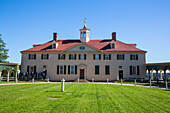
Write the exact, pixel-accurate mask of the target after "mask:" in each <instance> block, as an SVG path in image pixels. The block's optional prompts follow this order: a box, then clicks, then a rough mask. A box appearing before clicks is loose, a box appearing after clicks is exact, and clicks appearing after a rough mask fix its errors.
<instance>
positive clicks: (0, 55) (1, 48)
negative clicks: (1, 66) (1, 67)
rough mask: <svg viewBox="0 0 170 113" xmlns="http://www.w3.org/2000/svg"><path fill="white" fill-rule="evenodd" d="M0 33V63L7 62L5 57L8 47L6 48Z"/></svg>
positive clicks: (6, 56)
mask: <svg viewBox="0 0 170 113" xmlns="http://www.w3.org/2000/svg"><path fill="white" fill-rule="evenodd" d="M1 36H2V35H1V34H0V63H8V61H6V60H7V58H8V57H9V56H8V51H9V50H8V49H6V43H5V42H4V41H3V40H2V39H1Z"/></svg>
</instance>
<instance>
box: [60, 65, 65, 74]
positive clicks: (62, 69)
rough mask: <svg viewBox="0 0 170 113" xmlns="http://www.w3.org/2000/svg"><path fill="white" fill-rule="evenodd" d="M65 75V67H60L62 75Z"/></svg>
mask: <svg viewBox="0 0 170 113" xmlns="http://www.w3.org/2000/svg"><path fill="white" fill-rule="evenodd" d="M63 73H64V67H63V66H60V74H63Z"/></svg>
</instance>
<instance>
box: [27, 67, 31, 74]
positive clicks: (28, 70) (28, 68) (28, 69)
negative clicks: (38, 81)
mask: <svg viewBox="0 0 170 113" xmlns="http://www.w3.org/2000/svg"><path fill="white" fill-rule="evenodd" d="M27 72H28V74H29V72H30V66H27Z"/></svg>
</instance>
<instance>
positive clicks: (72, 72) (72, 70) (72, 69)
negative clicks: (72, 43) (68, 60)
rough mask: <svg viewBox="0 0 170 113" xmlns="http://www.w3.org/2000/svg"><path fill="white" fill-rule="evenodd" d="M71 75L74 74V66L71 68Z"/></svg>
mask: <svg viewBox="0 0 170 113" xmlns="http://www.w3.org/2000/svg"><path fill="white" fill-rule="evenodd" d="M71 74H74V66H71Z"/></svg>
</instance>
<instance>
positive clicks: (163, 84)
mask: <svg viewBox="0 0 170 113" xmlns="http://www.w3.org/2000/svg"><path fill="white" fill-rule="evenodd" d="M114 83H121V82H120V81H115V82H114ZM123 84H135V82H123ZM136 84H137V85H145V86H149V85H150V83H149V82H136ZM151 85H152V86H165V83H164V81H159V82H158V83H157V81H152V84H151ZM168 86H169V87H170V81H168Z"/></svg>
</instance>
